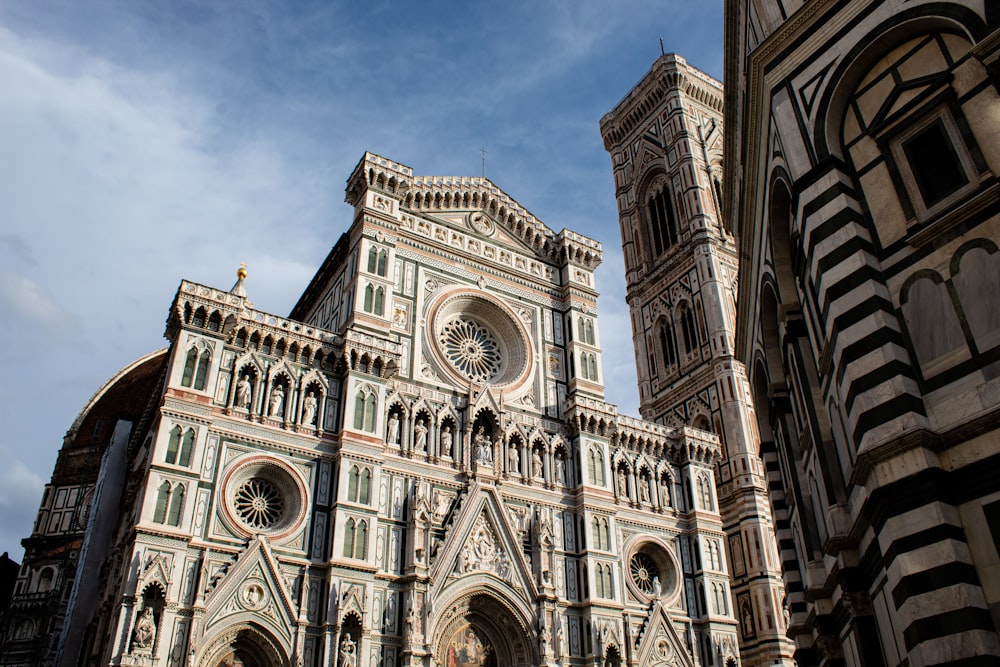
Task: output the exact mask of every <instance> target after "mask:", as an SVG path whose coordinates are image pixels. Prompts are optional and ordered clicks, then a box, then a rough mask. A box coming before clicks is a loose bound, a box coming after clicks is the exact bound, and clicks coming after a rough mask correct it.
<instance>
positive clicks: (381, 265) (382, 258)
mask: <svg viewBox="0 0 1000 667" xmlns="http://www.w3.org/2000/svg"><path fill="white" fill-rule="evenodd" d="M387 259H388V254H387V253H386V251H385V250H380V251H379V253H378V267H377V269H376V271H375V272H376V273H377V274H379V275H380V276H384V275H385V270H386V266H385V264H386V260H387Z"/></svg>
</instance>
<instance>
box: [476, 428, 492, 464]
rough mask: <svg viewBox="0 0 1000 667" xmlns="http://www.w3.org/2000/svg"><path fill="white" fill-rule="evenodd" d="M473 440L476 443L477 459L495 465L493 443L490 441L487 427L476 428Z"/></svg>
mask: <svg viewBox="0 0 1000 667" xmlns="http://www.w3.org/2000/svg"><path fill="white" fill-rule="evenodd" d="M473 442H474V443H475V445H476V460H477V461H478V462H479V463H483V464H486V465H493V443H491V442H490V438H489V436H488V435H486V428H485V427H483V426H480V427H479V428H478V429H477V430H476V435H475V438H474V439H473Z"/></svg>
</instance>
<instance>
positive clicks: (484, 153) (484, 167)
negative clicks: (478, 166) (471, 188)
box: [479, 148, 486, 178]
mask: <svg viewBox="0 0 1000 667" xmlns="http://www.w3.org/2000/svg"><path fill="white" fill-rule="evenodd" d="M479 152H480V153H482V154H483V178H486V149H485V148H480V149H479Z"/></svg>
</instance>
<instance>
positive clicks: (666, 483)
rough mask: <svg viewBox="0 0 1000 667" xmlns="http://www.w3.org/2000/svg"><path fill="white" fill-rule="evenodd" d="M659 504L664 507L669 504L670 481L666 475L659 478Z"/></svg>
mask: <svg viewBox="0 0 1000 667" xmlns="http://www.w3.org/2000/svg"><path fill="white" fill-rule="evenodd" d="M660 504H661V505H663V506H664V507H666V506H667V505H669V504H670V480H669V479H668V478H667V476H666V475H662V476H661V477H660Z"/></svg>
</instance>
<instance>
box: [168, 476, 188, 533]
mask: <svg viewBox="0 0 1000 667" xmlns="http://www.w3.org/2000/svg"><path fill="white" fill-rule="evenodd" d="M183 511H184V485H183V484H178V485H177V486H176V487H175V488H174V489H173V491H171V493H170V511H169V512H168V513H167V525H169V526H179V525H181V513H182V512H183Z"/></svg>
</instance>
